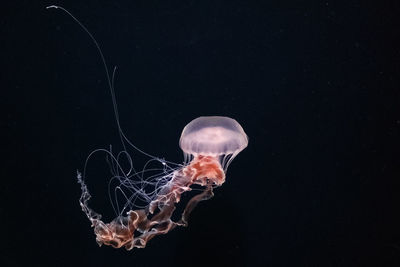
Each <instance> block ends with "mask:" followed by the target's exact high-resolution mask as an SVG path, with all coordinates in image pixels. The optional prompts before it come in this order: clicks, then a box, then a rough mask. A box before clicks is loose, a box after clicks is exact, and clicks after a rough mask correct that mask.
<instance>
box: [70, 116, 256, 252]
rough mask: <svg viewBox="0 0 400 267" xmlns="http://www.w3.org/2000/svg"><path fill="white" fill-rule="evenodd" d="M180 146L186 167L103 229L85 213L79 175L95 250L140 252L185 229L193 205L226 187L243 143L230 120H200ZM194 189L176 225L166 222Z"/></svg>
mask: <svg viewBox="0 0 400 267" xmlns="http://www.w3.org/2000/svg"><path fill="white" fill-rule="evenodd" d="M179 144H180V147H181V149H182V150H183V152H184V155H185V164H184V165H183V166H182V167H180V168H177V169H176V170H174V171H173V172H172V173H171V174H168V175H166V176H167V177H168V179H169V180H168V181H167V182H165V183H164V184H162V186H161V187H160V188H159V189H158V190H157V191H156V192H157V194H156V195H155V196H154V197H153V198H152V199H151V201H150V202H149V203H148V205H147V206H146V207H144V208H143V209H136V210H130V211H128V212H127V213H126V216H124V215H119V216H118V217H117V218H116V219H114V220H113V221H111V222H110V223H104V222H103V221H102V220H101V215H100V214H98V213H96V212H94V211H93V210H92V209H90V208H89V207H88V201H89V199H90V198H91V196H90V193H89V191H88V189H87V187H86V184H85V183H84V180H83V179H82V177H81V175H80V174H79V173H78V181H79V182H80V184H81V189H82V195H81V198H80V204H81V207H82V210H83V211H84V212H85V213H86V215H87V217H88V218H89V220H90V221H91V223H92V227H94V232H95V234H96V241H97V243H98V244H99V245H100V246H101V245H102V244H105V245H110V246H112V247H114V248H120V247H123V246H124V247H125V248H126V249H127V250H131V249H132V248H134V247H137V248H143V247H145V246H146V244H147V242H148V241H149V240H150V239H152V238H153V237H154V236H156V235H160V234H166V233H168V232H169V231H170V230H172V229H173V228H175V227H176V226H187V222H188V218H189V215H190V213H191V211H192V210H193V209H194V208H195V206H196V205H197V203H199V202H200V201H202V200H206V199H209V198H211V197H212V196H213V188H214V187H217V186H220V185H222V184H223V183H224V182H225V173H226V170H227V168H228V165H229V164H230V162H231V161H232V160H233V158H234V157H235V156H236V155H237V154H238V153H239V152H240V151H242V150H243V149H244V148H245V147H246V146H247V144H248V138H247V135H246V134H245V132H244V131H243V128H242V127H241V126H240V124H239V123H238V122H237V121H235V120H234V119H231V118H228V117H219V116H211V117H199V118H197V119H195V120H193V121H191V122H190V123H189V124H188V125H187V126H186V127H185V128H184V129H183V132H182V135H181V138H180V142H179ZM163 179H165V177H164V178H163ZM195 184H196V185H200V186H202V187H204V190H203V191H202V192H201V193H200V194H198V195H195V196H194V197H192V198H191V199H190V200H189V201H188V203H187V204H186V207H185V209H184V211H183V213H182V215H181V219H180V220H179V221H173V220H172V219H171V216H172V215H173V213H174V211H175V204H176V203H178V202H179V201H180V198H181V195H182V194H183V193H184V192H186V191H190V190H191V186H192V185H195Z"/></svg>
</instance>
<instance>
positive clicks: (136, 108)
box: [0, 1, 400, 267]
mask: <svg viewBox="0 0 400 267" xmlns="http://www.w3.org/2000/svg"><path fill="white" fill-rule="evenodd" d="M50 4H59V5H63V6H64V7H65V8H67V9H68V10H70V11H71V12H72V13H73V14H74V15H75V16H77V17H78V18H79V19H80V20H81V21H82V22H83V23H84V24H85V25H86V26H87V28H88V29H89V30H90V31H91V32H92V33H93V35H94V36H95V37H96V38H97V40H98V41H99V43H100V45H101V47H102V49H103V52H104V54H105V57H106V61H107V63H108V64H109V68H110V70H111V68H112V67H113V66H114V65H116V66H118V69H117V74H116V79H115V87H116V97H117V100H118V105H119V114H120V117H121V125H122V127H123V129H124V131H125V132H126V134H127V136H128V137H129V138H130V139H131V140H132V141H133V142H134V143H135V144H136V145H137V146H139V147H140V148H142V149H143V150H145V151H146V152H148V153H151V154H153V155H156V156H159V157H163V158H165V159H168V160H171V161H173V162H178V163H179V162H182V161H183V156H182V153H181V151H180V149H179V146H178V140H179V136H180V133H181V130H182V129H183V127H184V126H185V125H186V124H187V123H188V122H189V121H191V120H192V119H194V118H196V117H198V116H202V115H221V116H229V117H232V118H235V119H236V120H237V121H239V122H240V123H241V125H242V126H243V128H244V130H245V131H246V133H247V134H248V136H249V138H250V142H249V147H248V148H247V149H245V150H244V151H243V152H242V153H241V154H239V156H238V157H237V158H236V159H235V160H234V161H233V162H232V164H231V166H230V167H229V171H228V174H227V179H226V183H225V184H224V185H223V186H221V187H220V188H218V189H216V190H215V197H214V198H213V199H211V200H208V201H206V202H203V203H201V204H200V205H199V206H198V207H197V208H196V209H195V211H194V212H193V214H192V216H191V219H190V221H189V227H187V228H179V229H175V230H173V231H172V232H171V233H169V234H168V235H165V236H159V237H156V238H154V239H153V240H151V241H150V242H149V244H148V246H147V247H146V248H145V249H136V250H133V251H129V252H127V251H125V250H124V249H119V250H115V249H112V248H110V247H101V248H99V247H98V246H97V244H96V242H95V237H94V234H93V231H92V229H91V228H90V223H89V221H88V220H87V219H86V217H85V216H84V214H83V213H82V212H81V209H80V207H79V203H78V199H79V196H80V188H79V186H78V184H77V182H76V178H75V176H76V170H77V169H80V170H81V169H82V168H83V164H84V161H85V159H86V156H87V155H88V154H89V152H90V151H92V150H93V149H96V148H109V146H110V145H112V146H113V149H115V151H117V150H118V149H121V145H120V142H119V139H118V133H117V129H116V124H115V119H114V116H113V110H112V105H111V97H110V94H109V91H108V88H107V81H106V76H105V73H104V69H103V66H102V63H101V60H100V57H99V55H98V53H97V51H96V48H95V46H94V45H93V43H92V42H91V40H90V39H89V38H88V36H87V35H86V34H85V33H84V32H83V31H82V30H81V29H80V28H79V26H78V25H77V24H76V23H75V22H74V21H73V20H72V19H71V18H69V17H68V16H66V15H65V14H64V13H62V12H60V11H57V10H45V6H47V5H50ZM2 9H4V11H5V12H6V13H5V15H4V16H2V18H1V26H0V27H1V31H2V34H1V36H2V39H1V47H2V49H1V63H2V64H1V65H2V71H1V77H2V78H1V79H2V83H1V88H2V94H1V97H0V101H1V102H0V103H1V107H2V108H4V111H3V112H2V115H3V119H2V128H1V129H2V131H1V132H2V135H3V137H2V141H4V144H3V145H2V149H3V151H2V168H1V170H2V175H1V177H2V179H3V182H2V186H1V187H0V196H1V203H2V204H1V206H0V207H1V209H0V218H1V223H0V224H1V226H2V227H1V230H2V237H3V241H2V244H1V245H0V247H1V250H0V265H1V266H163V267H164V266H399V264H400V230H399V229H400V227H399V226H400V219H399V216H398V212H399V207H398V205H399V204H400V197H399V189H400V182H399V174H400V168H399V155H398V151H399V148H400V146H399V141H398V139H399V133H400V113H399V102H400V94H399V62H400V61H399V60H400V58H399V47H400V44H399V41H398V40H399V39H398V38H399V31H398V27H396V26H395V25H396V22H397V23H398V18H397V17H398V13H399V5H398V4H393V5H390V4H387V6H382V5H381V4H375V5H370V4H367V3H365V2H364V1H347V2H346V3H345V4H343V3H342V4H338V3H334V2H331V1H323V2H319V3H318V2H317V3H311V2H309V1H304V2H301V1H291V2H288V3H285V2H279V3H268V2H266V1H264V2H263V3H262V4H261V3H259V4H256V3H255V2H252V3H249V2H245V1H227V2H215V1H212V2H207V3H206V2H203V1H181V2H180V3H171V2H168V1H160V3H157V4H156V3H150V2H147V1H140V2H138V1H112V2H110V1H73V2H71V1H68V2H65V3H63V1H58V2H49V1H42V2H37V1H36V2H35V1H33V2H31V1H20V2H19V3H15V4H13V6H12V7H11V6H10V7H7V6H3V7H2ZM134 160H135V164H138V165H139V168H140V166H141V164H143V163H144V161H145V160H146V159H145V158H143V157H141V156H139V155H136V156H135V158H134ZM91 171H92V175H91V176H90V179H89V178H88V180H87V182H88V186H89V188H90V189H91V190H92V192H93V206H94V207H95V208H96V209H97V210H99V209H101V210H99V211H101V212H104V213H105V216H106V218H112V210H111V207H110V205H109V200H108V196H107V177H108V173H107V172H108V166H107V165H106V163H105V161H104V158H96V159H95V160H94V161H93V162H92V164H91Z"/></svg>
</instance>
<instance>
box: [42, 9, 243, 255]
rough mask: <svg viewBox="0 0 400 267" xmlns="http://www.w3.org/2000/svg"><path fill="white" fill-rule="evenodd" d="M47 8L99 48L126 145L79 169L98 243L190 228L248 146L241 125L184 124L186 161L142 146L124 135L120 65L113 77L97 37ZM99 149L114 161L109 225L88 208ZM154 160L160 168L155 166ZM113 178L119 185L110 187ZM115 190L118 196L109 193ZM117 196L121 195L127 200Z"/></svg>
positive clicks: (131, 244)
mask: <svg viewBox="0 0 400 267" xmlns="http://www.w3.org/2000/svg"><path fill="white" fill-rule="evenodd" d="M47 9H58V10H62V11H63V12H65V13H66V14H67V15H69V16H70V17H71V18H72V19H73V20H74V21H75V22H76V23H77V24H78V25H79V26H80V27H81V28H82V29H83V30H84V31H85V32H86V33H87V35H88V36H89V37H90V38H91V40H92V41H93V43H94V45H95V46H96V49H97V51H98V52H99V55H100V57H101V60H102V63H103V66H104V70H105V73H106V78H107V82H108V87H109V90H110V93H111V98H112V103H113V109H114V115H115V121H116V124H117V129H118V134H119V137H120V140H121V144H122V146H123V149H122V150H121V151H120V152H118V153H116V154H115V153H114V152H113V150H112V148H111V147H110V149H101V148H100V149H96V150H94V151H92V152H91V153H90V154H89V156H88V157H87V159H86V162H85V166H84V170H83V173H81V172H79V171H78V172H77V178H78V183H79V184H80V186H81V192H82V193H81V197H80V199H79V203H80V206H81V208H82V210H83V212H84V213H85V214H86V216H87V218H88V219H89V221H90V222H91V225H92V227H93V228H94V233H95V235H96V241H97V243H98V244H99V245H100V246H102V245H109V246H112V247H114V248H121V247H125V248H126V249H127V250H131V249H133V248H144V247H145V246H146V244H147V242H148V241H149V240H150V239H152V238H153V237H155V236H157V235H161V234H166V233H168V232H169V231H171V230H172V229H174V228H175V227H177V226H187V225H188V219H189V215H190V213H191V212H192V211H193V209H194V208H195V207H196V205H197V204H198V203H199V202H200V201H203V200H207V199H210V198H211V197H212V196H213V189H214V188H216V187H219V186H221V185H222V184H223V183H224V182H225V176H226V171H227V169H228V166H229V164H230V163H231V162H232V160H233V159H234V158H235V157H236V156H237V155H238V154H239V153H240V152H241V151H242V150H243V149H245V148H246V147H247V144H248V138H247V135H246V133H245V132H244V130H243V128H242V127H241V126H240V124H239V123H238V122H237V121H236V120H234V119H231V118H228V117H221V116H205V117H199V118H197V119H194V120H193V121H191V122H190V123H189V124H188V125H186V126H185V127H184V129H183V131H182V134H181V137H180V141H179V145H180V148H181V149H182V151H183V154H184V161H183V164H177V163H174V162H170V161H167V160H165V159H160V158H158V157H155V156H153V155H151V154H149V153H147V152H145V151H143V150H141V149H139V148H138V147H137V146H135V145H134V144H133V143H132V142H131V141H130V140H129V139H128V138H127V137H126V135H125V133H124V131H123V130H122V128H121V125H120V121H119V115H118V109H117V101H116V97H115V90H114V77H115V71H116V67H114V70H113V72H112V75H110V73H109V70H108V67H107V64H106V61H105V58H104V55H103V52H102V51H101V49H100V45H99V44H98V42H97V40H96V39H95V38H94V37H93V35H92V34H91V33H90V31H89V30H88V29H87V28H86V27H85V26H84V25H83V24H82V23H81V22H80V21H79V20H78V19H77V18H76V17H75V16H73V15H72V14H71V13H70V12H69V11H68V10H66V9H65V8H63V7H61V6H55V5H52V6H48V7H47ZM128 148H131V149H133V151H134V152H138V153H140V154H141V155H144V156H146V157H148V158H149V160H148V161H147V163H146V164H145V166H144V167H143V169H142V170H137V169H136V168H134V166H133V165H134V164H133V158H132V156H131V154H130V153H129V152H128ZM98 153H105V154H106V158H107V162H108V164H109V165H110V172H111V177H110V182H109V197H110V199H111V205H112V207H113V209H114V211H115V214H116V217H115V219H113V220H111V221H110V222H108V223H106V222H104V221H103V220H102V215H101V214H100V213H97V212H96V211H94V210H93V209H92V208H90V207H89V201H90V199H91V197H92V196H91V194H90V193H89V190H88V187H87V185H86V182H85V181H86V177H87V175H86V169H87V165H88V164H89V161H90V159H91V157H93V156H94V155H95V154H98ZM124 162H125V163H127V166H126V164H123V163H124ZM154 164H156V165H157V167H153V166H152V165H154ZM159 165H161V167H159ZM115 181H116V182H117V186H112V184H113V182H115ZM194 186H198V187H200V188H201V190H199V193H198V194H197V195H194V196H193V197H191V198H190V199H189V200H188V201H187V203H186V205H185V207H184V210H183V211H182V213H181V214H177V215H178V216H177V218H178V219H176V220H174V219H173V216H172V215H174V212H175V210H176V205H177V203H179V202H180V201H181V197H182V194H183V193H185V192H188V191H192V190H193V188H194ZM196 190H197V188H196ZM193 191H194V190H193ZM112 192H113V193H114V195H115V197H114V198H113V197H111V196H112ZM195 192H197V191H195ZM117 195H120V196H122V197H123V199H124V200H125V201H124V203H123V204H122V203H120V199H118V197H117ZM121 204H122V205H121ZM179 218H180V219H179Z"/></svg>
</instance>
